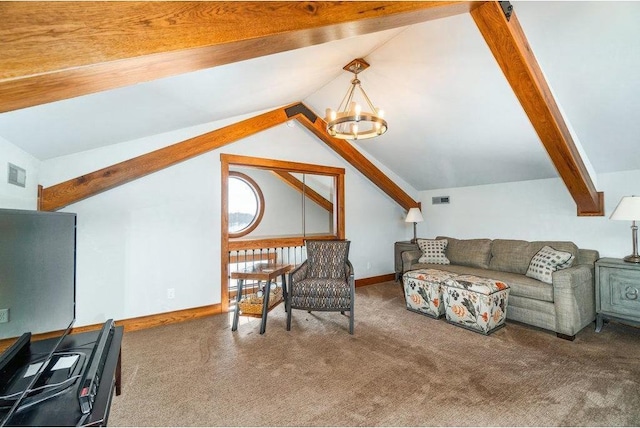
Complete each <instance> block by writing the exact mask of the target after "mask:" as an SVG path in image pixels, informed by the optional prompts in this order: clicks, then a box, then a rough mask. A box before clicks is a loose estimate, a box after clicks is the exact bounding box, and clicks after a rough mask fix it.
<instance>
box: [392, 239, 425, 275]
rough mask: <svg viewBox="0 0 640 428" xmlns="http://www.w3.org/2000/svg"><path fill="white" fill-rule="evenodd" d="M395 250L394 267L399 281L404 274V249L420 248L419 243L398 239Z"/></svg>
mask: <svg viewBox="0 0 640 428" xmlns="http://www.w3.org/2000/svg"><path fill="white" fill-rule="evenodd" d="M393 250H394V251H393V253H394V260H395V263H394V267H395V273H396V281H397V280H399V279H400V277H401V276H402V253H403V252H404V251H411V250H419V248H418V244H413V243H412V242H411V241H398V242H396V243H395V245H394V249H393Z"/></svg>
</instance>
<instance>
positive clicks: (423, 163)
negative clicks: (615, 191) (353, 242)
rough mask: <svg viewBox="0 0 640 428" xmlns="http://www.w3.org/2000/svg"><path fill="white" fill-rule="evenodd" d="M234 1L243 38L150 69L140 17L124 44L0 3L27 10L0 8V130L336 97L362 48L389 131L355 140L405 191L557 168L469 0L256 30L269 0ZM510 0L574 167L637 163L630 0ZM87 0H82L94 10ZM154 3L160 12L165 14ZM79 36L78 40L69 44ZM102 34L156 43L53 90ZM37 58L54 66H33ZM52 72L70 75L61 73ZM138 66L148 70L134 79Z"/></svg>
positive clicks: (42, 140) (36, 148) (132, 133)
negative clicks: (102, 73) (572, 150)
mask: <svg viewBox="0 0 640 428" xmlns="http://www.w3.org/2000/svg"><path fill="white" fill-rule="evenodd" d="M426 3H427V2H425V4H426ZM63 4H64V2H63ZM216 4H218V5H223V4H224V5H229V4H231V5H234V3H216ZM243 4H244V3H235V5H237V13H238V14H243V15H242V16H246V14H250V13H256V16H257V17H256V18H255V19H256V20H257V21H256V27H255V28H253V27H251V28H250V29H247V27H245V29H244V30H242V29H240V30H239V29H238V28H236V27H237V25H238V22H235V23H234V22H229V23H228V25H230V27H229V29H227V30H226V33H225V34H231V33H233V32H234V31H236V32H239V33H248V36H247V37H246V38H244V39H243V40H241V41H240V42H237V43H236V45H235V46H233V47H232V48H228V47H227V48H226V50H219V51H216V52H204V51H203V52H202V55H201V57H202V58H204V59H202V60H201V61H200V62H201V63H198V64H193V63H194V60H193V57H190V56H189V55H186V54H185V58H184V59H183V60H182V62H181V61H180V60H177V61H176V60H175V58H174V59H173V60H174V63H171V64H172V66H173V69H172V70H170V71H171V72H174V71H175V70H179V71H180V73H179V74H177V75H170V74H171V73H167V74H166V76H168V77H159V78H156V77H158V76H159V75H160V74H158V73H155V74H154V71H155V70H158V69H160V68H162V64H163V58H162V54H163V52H164V49H167V47H166V46H164V44H165V42H163V40H166V34H163V35H162V37H159V34H158V33H154V31H152V30H153V28H152V26H151V25H150V30H149V40H138V39H136V38H133V39H130V40H127V43H130V45H131V46H128V45H126V46H125V45H123V44H122V42H121V43H120V45H118V43H115V44H111V45H109V44H108V43H101V42H100V41H99V40H98V39H99V38H100V37H102V38H106V39H108V38H109V37H112V36H113V34H115V33H117V28H110V27H109V26H110V25H112V24H113V23H112V22H109V18H110V17H109V16H104V17H103V19H104V21H103V22H101V25H100V26H99V28H82V26H81V25H78V24H77V23H76V24H75V25H72V23H73V22H75V21H74V19H73V18H72V17H71V16H68V15H65V12H64V10H67V12H66V13H67V14H68V13H69V12H68V11H69V10H70V9H68V8H67V9H64V8H55V9H54V11H53V12H51V8H50V6H51V5H49V4H43V3H34V4H29V5H27V6H25V5H24V4H22V3H14V4H13V6H12V3H10V2H3V3H1V4H0V15H2V16H14V15H15V14H14V12H15V10H16V9H19V8H21V7H23V8H25V10H23V11H21V13H22V15H21V16H26V17H30V18H31V19H30V20H22V21H20V20H18V19H16V20H9V22H7V20H5V21H4V22H0V37H1V38H2V40H3V41H5V40H7V41H10V42H11V44H10V45H15V46H23V47H24V46H26V47H28V52H25V55H24V60H23V61H21V60H20V58H21V57H20V55H18V54H16V52H10V51H9V50H7V51H5V54H3V53H2V50H0V64H2V63H3V64H4V65H0V72H1V73H2V74H1V75H0V93H4V94H5V96H6V97H5V96H3V97H1V98H4V100H2V101H1V102H0V106H1V107H2V109H1V111H3V113H1V114H0V137H1V138H4V139H5V140H7V141H9V142H10V143H13V144H15V145H16V146H18V147H20V148H22V149H24V150H25V151H27V152H29V153H31V154H33V155H34V156H35V157H37V158H39V159H41V160H46V159H50V158H54V157H57V156H63V155H66V154H70V153H75V152H79V151H84V150H89V149H92V148H96V147H100V146H105V145H110V144H115V143H120V142H123V141H130V140H134V139H137V138H142V137H145V136H149V135H154V134H159V133H163V132H167V131H171V130H175V129H179V128H184V127H189V126H193V125H198V124H202V123H207V122H212V121H216V120H220V119H225V118H230V117H234V116H238V115H246V114H251V113H253V112H256V113H257V112H261V111H264V110H266V109H272V108H276V107H278V106H283V105H287V104H290V103H293V102H297V101H302V102H304V103H305V104H306V105H307V106H309V107H310V108H311V109H312V110H314V111H315V112H316V113H318V114H322V113H323V112H324V109H325V108H327V107H332V108H335V107H337V104H338V102H339V101H340V99H341V98H342V96H343V94H344V92H345V91H346V89H347V85H348V83H349V80H350V78H351V75H350V74H349V73H346V72H345V71H343V70H342V66H344V65H345V64H346V63H348V62H349V61H350V60H352V59H353V58H356V57H363V58H365V59H366V60H367V61H368V62H369V63H370V64H371V67H370V68H369V69H367V70H366V71H364V72H363V73H362V74H361V75H360V79H361V80H362V84H363V87H364V88H365V89H366V91H367V93H368V94H369V96H370V97H371V98H372V99H373V101H374V102H375V103H377V104H378V105H379V106H381V107H383V108H384V110H385V115H386V118H387V121H388V123H389V131H388V132H387V133H386V134H385V135H383V136H381V137H379V138H376V139H372V140H365V141H359V142H354V144H356V145H357V146H358V147H359V148H361V149H362V150H363V151H365V152H367V153H369V154H370V155H371V156H373V157H374V158H376V159H377V160H378V161H380V162H381V163H383V164H384V165H386V166H387V167H389V168H390V169H391V170H393V171H395V172H396V173H397V174H398V175H399V176H401V177H402V178H404V179H405V180H406V181H407V182H408V183H410V184H411V185H412V186H414V187H415V188H416V189H417V190H427V189H436V188H448V187H459V186H469V185H478V184H487V183H499V182H509V181H520V180H531V179H538V178H548V177H557V176H558V172H557V168H556V166H555V165H554V162H552V160H551V159H550V155H549V153H548V152H547V150H545V146H544V145H543V144H542V142H541V138H540V137H539V135H538V133H537V132H536V129H535V128H534V126H532V122H531V120H530V118H529V117H528V116H527V114H526V113H525V110H524V109H523V107H522V104H521V102H520V101H519V100H518V98H517V96H516V93H514V89H513V84H514V83H513V81H512V82H509V80H508V79H507V78H505V73H503V71H502V70H501V68H500V66H499V64H498V62H497V61H496V58H495V57H494V55H493V54H492V52H491V50H490V46H489V45H488V43H487V42H486V41H485V38H484V37H483V34H482V33H481V30H480V29H479V27H480V26H479V25H478V24H477V23H476V22H474V17H473V16H472V15H471V14H469V13H466V12H465V13H458V11H457V10H454V12H455V13H454V12H448V13H441V12H438V13H440V14H441V15H445V16H443V17H440V16H436V17H437V18H439V19H431V18H434V16H429V14H433V12H432V11H430V10H429V9H427V8H425V9H424V10H420V9H419V8H416V7H415V4H414V3H404V2H395V6H394V7H398V8H403V7H405V8H409V7H410V6H411V7H414V9H415V10H413V11H411V12H410V13H409V12H407V13H404V12H403V11H402V10H400V11H399V15H394V17H392V18H390V17H389V16H390V15H387V14H378V15H376V13H377V12H378V11H377V10H376V8H371V9H370V10H369V12H368V13H370V15H368V16H367V18H368V20H365V21H362V22H361V23H360V24H354V23H352V22H351V21H350V20H349V19H346V20H345V22H344V23H342V24H340V23H335V22H337V21H335V20H339V19H340V18H336V17H335V16H331V14H329V15H330V16H329V17H328V18H327V19H329V20H334V21H331V22H334V24H332V25H331V26H330V27H329V28H330V30H327V28H326V27H325V28H324V30H323V31H322V32H316V31H314V30H313V28H311V24H309V23H304V22H303V23H301V24H300V25H301V26H302V27H304V28H303V30H302V31H300V32H297V33H296V35H295V36H294V37H292V36H291V35H290V34H289V35H286V34H284V30H281V31H282V32H283V33H282V34H281V35H280V34H275V33H274V34H275V35H274V36H273V37H271V38H264V35H263V34H260V28H262V27H261V26H260V25H259V24H260V19H262V18H260V17H259V16H258V15H260V13H262V15H265V13H263V12H264V10H265V9H264V7H270V6H264V3H263V6H255V4H254V3H252V5H253V6H252V7H251V8H243V7H241V5H243ZM362 4H368V3H362ZM382 4H383V3H380V5H382ZM511 4H512V5H513V9H514V11H515V15H516V16H517V19H518V21H519V23H520V25H521V27H522V30H523V32H524V34H525V36H526V40H528V42H529V45H530V46H531V49H532V51H533V54H534V55H535V58H536V59H537V62H538V64H539V65H540V69H541V70H542V72H543V73H544V76H543V78H544V79H545V80H546V82H547V83H548V85H549V87H550V90H551V93H552V94H553V98H555V101H556V102H557V105H558V107H559V109H560V111H561V112H562V113H563V115H562V116H563V118H564V121H565V122H566V125H567V127H568V129H569V131H570V134H571V137H572V139H573V141H574V142H575V145H576V146H577V149H578V150H579V151H581V152H582V155H583V156H582V159H583V160H584V164H585V167H586V168H587V169H589V170H591V171H595V172H596V173H603V172H611V171H620V170H629V169H637V168H639V167H640V150H638V149H637V148H636V146H637V143H636V142H635V140H634V139H635V138H637V136H638V135H640V121H638V120H637V113H638V111H640V101H639V100H640V96H639V95H640V80H638V79H637V78H636V77H635V75H636V70H638V69H639V68H640V29H639V28H638V27H639V26H638V25H637V22H638V21H639V18H640V3H635V2H581V1H571V2H547V1H541V2H535V1H527V2H512V3H511ZM92 5H93V3H91V2H88V3H86V5H85V6H83V7H84V8H85V9H86V8H88V10H90V11H92V12H97V11H99V9H97V8H96V9H95V10H94V9H93V8H94V6H92ZM184 5H185V8H187V6H188V5H189V4H188V3H184ZM267 5H273V7H272V8H271V9H270V11H269V13H272V14H273V15H271V16H269V14H268V13H266V17H265V18H264V19H271V20H272V21H273V16H278V14H281V15H282V20H283V21H286V20H287V15H286V13H289V12H287V9H283V8H279V7H276V6H275V5H277V4H276V3H273V4H270V3H267ZM295 5H296V7H298V8H303V10H308V11H309V13H310V14H311V15H313V13H311V12H313V11H312V9H313V8H314V7H317V8H322V7H326V8H327V10H331V7H336V8H337V7H338V6H337V4H336V5H334V4H325V3H313V2H297V3H295ZM384 5H385V7H389V6H388V5H389V3H384ZM130 7H131V8H132V9H131V13H132V14H134V16H133V17H129V19H134V18H135V19H143V18H144V15H145V14H148V19H149V20H150V21H151V20H152V19H154V18H156V17H155V16H154V11H155V9H154V7H155V6H154V4H153V3H138V2H132V3H130ZM342 7H350V4H349V3H348V2H347V4H346V6H342ZM455 7H456V8H460V9H464V10H468V9H469V7H470V6H469V5H467V4H466V3H459V4H457V5H456V6H455ZM471 7H474V5H473V4H472V5H471ZM381 8H382V7H380V8H379V9H381ZM444 9H445V8H440V9H439V10H440V11H442V10H444ZM27 10H28V13H27V12H26V11H27ZM451 10H453V9H449V11H451ZM316 12H317V11H316ZM403 13H404V14H403ZM135 14H138V15H135ZM336 14H337V12H336ZM345 15H348V14H345ZM43 16H44V17H46V18H43ZM238 16H240V15H238ZM318 16H321V14H320V13H318ZM398 16H400V18H398ZM165 18H166V22H168V23H169V24H167V25H168V26H169V27H170V26H171V22H172V21H171V19H172V18H171V17H165ZM206 18H207V17H204V18H203V17H202V16H199V17H197V16H196V17H192V16H189V14H188V13H186V14H185V15H184V16H180V17H174V20H175V21H177V25H175V26H176V27H181V26H182V27H184V26H185V25H186V26H188V25H189V20H190V19H193V20H194V21H198V20H202V19H206ZM43 19H44V21H43ZM180 19H182V21H180ZM252 19H253V18H252ZM239 22H245V23H246V22H251V21H243V20H240V21H239ZM363 22H364V23H363ZM173 24H176V23H175V22H173ZM278 25H284V24H278ZM325 25H327V24H326V23H325ZM38 26H43V28H44V27H45V26H48V27H49V29H50V31H49V32H48V36H45V35H43V34H40V35H38V36H36V35H35V34H36V32H34V30H33V27H38ZM263 26H266V24H263ZM377 30H380V31H377ZM176 31H177V30H176ZM83 32H86V33H87V34H88V35H89V37H90V38H91V37H93V38H94V39H95V44H94V45H91V46H88V47H87V45H86V40H87V39H82V38H80V37H78V34H79V33H83ZM193 37H194V38H196V39H197V37H199V36H198V35H197V34H196V35H195V36H193ZM201 37H206V35H203V36H201ZM231 37H233V34H231ZM261 37H262V38H261ZM27 38H28V40H26V41H25V39H27ZM239 39H242V37H239ZM79 40H83V43H84V44H82V45H76V44H77V43H79ZM125 40H126V39H125ZM256 40H257V41H256ZM16 41H20V43H22V44H20V43H18V42H16ZM5 46H8V45H6V44H5ZM113 46H116V48H117V47H118V46H120V48H121V50H122V51H123V52H124V51H126V52H131V51H135V49H140V50H144V49H155V51H154V52H156V54H155V55H156V60H155V63H152V64H134V65H132V66H131V67H130V68H127V67H124V68H122V67H120V68H119V67H118V64H121V65H123V64H124V63H125V62H126V61H122V60H120V62H118V61H114V62H108V63H105V65H104V66H103V68H108V69H109V70H108V72H109V73H110V74H108V75H107V76H108V78H105V79H102V80H100V82H102V83H100V84H98V85H94V86H93V87H90V88H85V87H83V86H82V85H81V84H78V85H76V87H77V88H78V90H77V93H73V91H71V95H70V96H71V97H70V98H69V95H65V96H60V95H59V94H60V93H61V92H65V91H66V93H67V94H68V93H69V81H73V79H74V76H75V78H76V79H80V80H76V81H78V82H81V81H82V79H81V77H82V76H81V75H82V73H83V72H84V71H83V70H85V69H86V66H88V65H96V64H97V66H98V67H100V66H101V64H103V62H104V61H105V58H111V59H113V52H111V51H110V50H109V49H116V48H114V47H113ZM298 46H303V47H298ZM525 50H526V49H525ZM78 52H81V54H79V53H78ZM147 52H148V51H147ZM27 53H28V54H30V55H31V56H29V55H26V54H27ZM3 56H4V57H5V58H4V60H3ZM69 58H72V59H73V60H75V61H78V63H76V64H73V63H72V62H69ZM8 59H13V60H14V61H13V62H12V61H8ZM56 61H57V63H56V64H58V65H56V64H54V63H55V62H56ZM51 64H53V65H51ZM158 64H161V65H158ZM49 65H51V67H52V69H53V70H55V71H56V72H57V75H56V74H55V73H53V74H52V73H51V72H50V70H46V69H45V68H46V67H47V66H49ZM56 67H57V68H56ZM83 67H85V68H83ZM179 67H183V68H182V69H179ZM203 67H204V68H203ZM40 68H42V69H40ZM167 68H171V67H169V66H167ZM94 69H95V67H94ZM74 73H75V74H74ZM61 75H62V76H63V77H65V76H66V78H68V79H70V80H67V81H66V83H60V82H61V80H60V79H61V78H60V76H61ZM149 75H151V76H152V77H154V78H153V79H152V80H149V79H148V76H149ZM78 76H80V77H78ZM56 79H58V80H56ZM515 80H516V81H517V80H518V79H515ZM26 81H29V84H30V85H31V88H34V87H36V88H39V90H38V91H33V90H31V91H30V92H29V93H28V94H27V91H26V90H25V88H28V87H29V85H24V87H22V88H20V87H19V84H20V82H26ZM114 81H117V84H113V82H114ZM65 85H66V86H65ZM63 87H65V90H64V91H63V90H61V88H63ZM21 91H22V92H21ZM34 94H35V95H34ZM27 95H28V96H27ZM47 97H49V98H47ZM571 137H570V138H571ZM565 181H566V180H565ZM596 187H597V186H596ZM570 191H571V189H570Z"/></svg>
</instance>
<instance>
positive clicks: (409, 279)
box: [402, 269, 456, 318]
mask: <svg viewBox="0 0 640 428" xmlns="http://www.w3.org/2000/svg"><path fill="white" fill-rule="evenodd" d="M453 276H456V274H455V273H451V272H447V271H444V270H438V269H418V270H412V271H409V272H407V273H405V274H404V275H403V277H402V282H403V284H404V294H405V300H406V302H407V309H409V310H410V311H414V312H418V313H420V314H424V315H428V316H430V317H433V318H440V317H441V316H443V315H444V305H443V304H442V292H443V282H444V281H445V280H446V279H449V278H451V277H453Z"/></svg>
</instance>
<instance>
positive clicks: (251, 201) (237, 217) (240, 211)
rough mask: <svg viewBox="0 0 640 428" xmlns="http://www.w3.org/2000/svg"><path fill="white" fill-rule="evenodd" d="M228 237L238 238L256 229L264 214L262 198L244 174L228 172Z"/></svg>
mask: <svg viewBox="0 0 640 428" xmlns="http://www.w3.org/2000/svg"><path fill="white" fill-rule="evenodd" d="M228 204H229V237H230V238H239V237H241V236H245V235H247V234H249V233H250V232H251V231H252V230H253V229H255V228H256V227H258V224H259V223H260V220H262V215H263V214H264V197H263V196H262V191H261V190H260V187H259V186H258V184H257V183H256V182H255V181H253V179H251V177H249V176H248V175H246V174H243V173H241V172H237V171H229V197H228Z"/></svg>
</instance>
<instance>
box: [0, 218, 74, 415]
mask: <svg viewBox="0 0 640 428" xmlns="http://www.w3.org/2000/svg"><path fill="white" fill-rule="evenodd" d="M75 272H76V215H75V214H72V213H51V212H40V211H27V210H11V209H0V366H2V365H3V364H4V363H6V361H7V360H8V358H7V354H10V353H11V352H14V353H15V352H16V347H18V346H19V345H20V344H21V343H22V342H25V341H26V342H27V344H28V342H29V340H30V337H28V336H29V334H32V335H37V334H42V333H49V332H56V333H57V334H58V335H59V336H60V340H59V341H58V342H57V343H58V345H59V344H60V342H61V341H62V338H63V337H64V335H66V334H68V332H69V331H70V330H71V327H72V326H73V323H74V321H75V303H76V302H75ZM56 347H57V345H56ZM55 350H56V349H55V347H54V348H53V349H52V350H51V353H50V354H49V356H48V358H47V357H43V359H44V360H45V361H47V360H50V359H51V356H52V355H53V353H54V352H55ZM0 371H2V370H0ZM3 373H4V374H5V375H6V373H5V372H3ZM2 377H3V378H4V379H0V420H3V419H4V421H5V422H6V421H7V419H8V416H9V414H10V413H12V412H13V411H15V410H16V409H17V408H18V407H19V405H20V401H22V400H23V399H24V398H25V397H26V395H27V392H30V389H31V388H32V387H33V385H34V384H35V382H36V381H37V377H38V374H36V375H34V376H31V377H28V376H24V379H22V378H21V379H20V380H19V382H18V383H16V381H12V383H7V382H9V381H10V380H9V379H8V378H9V376H2ZM16 391H17V392H16ZM2 424H3V423H0V426H2Z"/></svg>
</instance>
